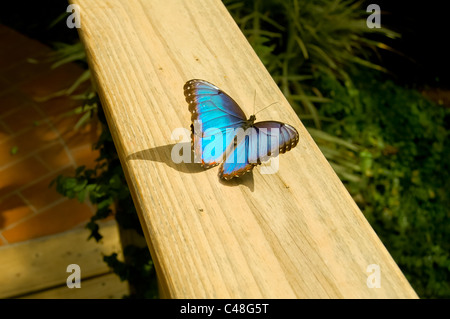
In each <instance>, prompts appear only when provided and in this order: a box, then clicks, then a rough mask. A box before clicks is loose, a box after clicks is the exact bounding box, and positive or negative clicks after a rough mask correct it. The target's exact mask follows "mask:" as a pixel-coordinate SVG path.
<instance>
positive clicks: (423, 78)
mask: <svg viewBox="0 0 450 319" xmlns="http://www.w3.org/2000/svg"><path fill="white" fill-rule="evenodd" d="M446 2H447V1H442V0H441V1H438V0H428V1H422V2H420V4H417V3H415V2H411V1H404V0H402V1H400V0H369V1H365V4H364V6H363V8H366V7H367V6H368V5H369V4H371V3H376V4H378V5H379V6H380V7H381V10H382V14H381V25H382V27H383V26H386V27H389V28H391V29H393V30H394V31H397V32H399V33H400V34H401V35H402V38H401V39H397V40H395V41H390V40H388V41H386V39H382V40H383V41H384V42H386V43H387V44H388V45H390V46H392V47H393V48H395V49H396V50H398V51H400V52H401V53H402V54H403V55H404V56H402V55H398V54H394V53H389V52H383V53H382V63H383V64H384V65H385V66H386V67H387V68H388V69H389V70H391V71H392V73H393V74H395V76H396V79H397V80H398V81H401V82H403V83H404V84H406V85H413V86H417V87H423V86H432V87H441V88H450V76H449V74H450V63H449V58H450V44H449V42H450V35H449V31H450V26H449V20H450V18H449V13H448V10H447V6H446V5H445V3H446ZM67 5H68V3H67V2H66V1H64V0H45V1H5V2H3V3H2V5H1V7H0V23H2V24H5V25H7V26H10V27H12V28H14V29H16V30H18V31H19V32H21V33H24V34H26V35H28V36H29V37H31V38H34V39H37V40H39V41H41V42H43V43H45V44H48V45H51V43H52V42H56V41H57V42H66V43H71V42H73V41H75V40H76V39H77V37H78V36H77V31H76V30H75V29H69V28H67V27H66V25H65V19H62V20H61V21H60V22H59V23H58V24H57V25H55V26H54V27H52V28H50V29H49V28H48V26H49V24H50V23H51V22H52V21H53V20H55V19H56V18H57V17H58V16H60V15H61V14H62V13H64V12H65V11H66V8H67ZM405 56H406V57H405Z"/></svg>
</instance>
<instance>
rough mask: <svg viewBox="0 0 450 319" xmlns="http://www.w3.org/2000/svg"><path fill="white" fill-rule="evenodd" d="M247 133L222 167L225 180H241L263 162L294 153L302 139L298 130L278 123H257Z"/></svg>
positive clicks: (220, 173)
mask: <svg viewBox="0 0 450 319" xmlns="http://www.w3.org/2000/svg"><path fill="white" fill-rule="evenodd" d="M245 132H246V134H245V135H244V136H241V137H240V138H239V137H238V139H237V145H235V147H234V148H233V150H232V151H231V153H230V154H229V155H228V156H227V158H226V160H225V161H224V162H223V164H222V165H221V167H220V169H219V176H220V177H221V178H224V179H227V180H228V179H231V178H233V177H239V176H241V175H243V174H245V173H247V172H249V171H251V170H252V169H253V167H255V166H256V165H259V164H261V162H265V161H267V160H269V159H270V158H271V157H276V156H278V154H280V153H285V152H287V151H289V150H291V149H292V148H293V147H295V146H296V145H297V143H298V140H299V135H298V132H297V130H296V129H295V128H294V127H292V126H291V125H289V124H285V123H281V122H276V121H264V122H258V123H255V124H254V125H253V126H251V127H250V128H248V129H247V130H246V131H245Z"/></svg>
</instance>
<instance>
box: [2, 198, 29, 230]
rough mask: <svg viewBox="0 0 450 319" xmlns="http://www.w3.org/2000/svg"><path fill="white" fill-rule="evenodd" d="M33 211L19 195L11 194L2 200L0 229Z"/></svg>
mask: <svg viewBox="0 0 450 319" xmlns="http://www.w3.org/2000/svg"><path fill="white" fill-rule="evenodd" d="M32 213H33V210H32V209H31V208H30V207H29V206H28V205H27V204H25V203H24V202H23V200H22V199H21V198H20V197H19V196H18V195H15V194H14V195H11V196H8V197H7V198H4V199H2V200H0V229H2V228H5V227H8V226H9V225H11V224H13V223H15V222H17V221H19V220H21V219H22V218H24V217H25V216H28V215H30V214H32Z"/></svg>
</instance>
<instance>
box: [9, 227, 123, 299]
mask: <svg viewBox="0 0 450 319" xmlns="http://www.w3.org/2000/svg"><path fill="white" fill-rule="evenodd" d="M100 231H101V234H102V235H103V236H104V237H103V239H102V241H101V242H100V243H96V242H95V240H89V241H88V240H87V238H88V236H89V230H87V229H84V228H80V229H75V230H72V231H68V232H64V233H61V234H58V235H53V236H46V237H43V238H39V239H35V240H30V241H27V242H23V243H17V244H13V245H9V246H5V247H0V260H1V263H0V298H11V297H15V296H19V295H23V294H28V293H31V292H34V291H40V290H44V289H47V288H49V287H56V286H61V285H65V284H66V280H67V277H68V276H69V275H70V273H68V272H67V266H68V265H70V264H77V265H79V266H80V270H81V283H82V284H83V282H84V279H86V278H89V277H93V276H98V275H101V274H106V273H109V272H110V269H109V268H108V266H107V265H106V263H105V262H104V261H103V255H109V254H111V253H113V252H117V253H120V252H121V246H120V240H119V235H118V230H117V224H116V223H115V222H114V221H111V222H107V223H103V224H102V227H101V229H100ZM65 288H66V289H68V290H69V288H67V286H66V287H65Z"/></svg>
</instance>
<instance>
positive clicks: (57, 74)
mask: <svg viewBox="0 0 450 319" xmlns="http://www.w3.org/2000/svg"><path fill="white" fill-rule="evenodd" d="M82 73H83V70H82V69H81V68H79V67H78V66H77V65H75V64H64V65H62V66H60V67H58V68H56V69H54V70H52V71H51V72H49V73H46V74H43V75H40V76H38V77H36V78H33V79H31V80H30V81H26V82H24V83H22V84H21V85H19V89H20V90H21V91H22V92H23V93H25V94H27V95H29V96H31V97H32V98H34V99H35V100H36V101H37V99H40V98H45V97H48V96H49V95H50V94H54V93H56V92H58V91H60V90H63V89H67V88H69V87H70V86H71V85H72V84H73V83H74V82H75V81H76V79H77V78H78V77H79V76H80V75H81V74H82Z"/></svg>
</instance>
